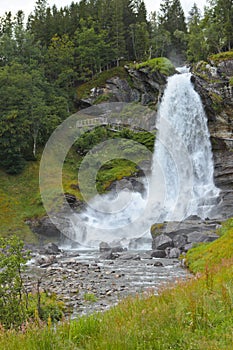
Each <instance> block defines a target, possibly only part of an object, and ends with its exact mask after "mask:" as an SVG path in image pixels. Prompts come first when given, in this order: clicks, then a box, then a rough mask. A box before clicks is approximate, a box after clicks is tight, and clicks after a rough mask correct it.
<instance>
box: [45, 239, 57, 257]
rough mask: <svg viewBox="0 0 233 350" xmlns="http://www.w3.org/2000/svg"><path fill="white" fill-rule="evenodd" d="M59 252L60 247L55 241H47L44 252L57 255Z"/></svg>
mask: <svg viewBox="0 0 233 350" xmlns="http://www.w3.org/2000/svg"><path fill="white" fill-rule="evenodd" d="M60 253H61V249H59V248H58V246H57V245H56V244H55V243H52V242H50V243H48V244H46V245H45V246H44V254H48V255H58V254H60Z"/></svg>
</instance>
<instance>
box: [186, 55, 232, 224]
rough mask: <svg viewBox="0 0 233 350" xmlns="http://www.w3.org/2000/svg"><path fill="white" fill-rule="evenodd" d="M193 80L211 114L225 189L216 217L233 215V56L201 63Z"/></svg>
mask: <svg viewBox="0 0 233 350" xmlns="http://www.w3.org/2000/svg"><path fill="white" fill-rule="evenodd" d="M193 73H194V76H193V77H192V81H193V84H194V87H195V89H196V90H197V92H198V93H199V95H200V97H201V99H202V101H203V105H204V107H205V110H206V114H207V117H208V126H209V131H210V136H211V143H212V149H213V160H214V168H215V169H214V180H215V184H216V186H217V187H218V188H220V189H221V193H220V204H219V205H218V206H217V207H216V208H215V210H214V211H213V213H212V217H216V218H219V219H222V220H224V219H227V218H229V217H231V216H232V212H233V210H232V203H233V156H232V149H233V86H232V85H231V83H230V78H231V77H232V75H233V60H232V59H231V60H223V61H221V62H218V63H215V62H213V61H211V62H210V63H209V64H207V63H206V64H203V63H199V64H197V65H196V67H194V69H193Z"/></svg>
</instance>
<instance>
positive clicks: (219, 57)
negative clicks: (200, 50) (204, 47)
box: [208, 50, 233, 64]
mask: <svg viewBox="0 0 233 350" xmlns="http://www.w3.org/2000/svg"><path fill="white" fill-rule="evenodd" d="M208 59H209V60H210V61H211V62H213V63H214V64H218V63H220V62H222V61H227V60H233V50H232V51H226V52H220V53H218V54H215V55H211V56H209V57H208Z"/></svg>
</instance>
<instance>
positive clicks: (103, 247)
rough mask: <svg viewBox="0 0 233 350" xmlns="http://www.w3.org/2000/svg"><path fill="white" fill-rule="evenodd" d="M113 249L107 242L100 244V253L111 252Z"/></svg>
mask: <svg viewBox="0 0 233 350" xmlns="http://www.w3.org/2000/svg"><path fill="white" fill-rule="evenodd" d="M111 249H112V248H111V247H110V245H109V244H108V243H107V242H101V243H100V244H99V251H100V252H109V251H110V250H111Z"/></svg>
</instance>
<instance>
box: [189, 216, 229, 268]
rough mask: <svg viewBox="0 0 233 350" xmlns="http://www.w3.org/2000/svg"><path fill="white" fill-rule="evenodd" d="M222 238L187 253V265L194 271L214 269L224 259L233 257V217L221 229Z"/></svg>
mask: <svg viewBox="0 0 233 350" xmlns="http://www.w3.org/2000/svg"><path fill="white" fill-rule="evenodd" d="M218 233H219V235H220V238H219V239H218V240H216V241H214V242H212V243H209V244H201V245H199V246H197V247H196V248H194V249H192V250H190V251H189V252H188V254H187V265H188V267H189V269H190V270H191V271H193V272H198V271H202V272H203V271H205V269H206V268H208V269H212V268H213V267H214V266H217V265H218V264H221V262H222V260H227V259H228V260H229V259H232V258H233V219H229V220H228V221H226V222H225V223H224V224H223V226H222V228H221V229H219V232H218Z"/></svg>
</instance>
